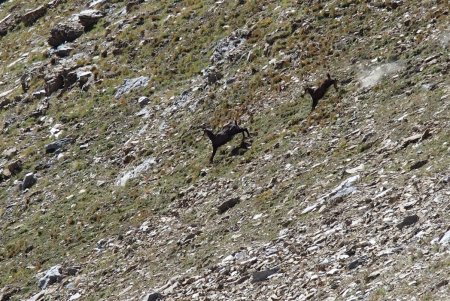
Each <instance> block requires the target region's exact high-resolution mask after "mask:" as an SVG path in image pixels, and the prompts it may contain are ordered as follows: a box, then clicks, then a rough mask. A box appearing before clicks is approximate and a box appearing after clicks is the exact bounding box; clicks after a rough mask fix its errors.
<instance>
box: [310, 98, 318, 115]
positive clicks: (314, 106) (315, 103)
mask: <svg viewBox="0 0 450 301" xmlns="http://www.w3.org/2000/svg"><path fill="white" fill-rule="evenodd" d="M318 103H319V100H318V99H314V98H313V102H312V108H311V112H312V111H314V110H315V109H316V107H317V104H318Z"/></svg>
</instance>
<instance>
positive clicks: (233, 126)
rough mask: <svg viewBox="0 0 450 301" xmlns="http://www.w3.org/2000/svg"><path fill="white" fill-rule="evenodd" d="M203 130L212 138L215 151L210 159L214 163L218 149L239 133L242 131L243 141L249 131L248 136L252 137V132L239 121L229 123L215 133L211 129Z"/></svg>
mask: <svg viewBox="0 0 450 301" xmlns="http://www.w3.org/2000/svg"><path fill="white" fill-rule="evenodd" d="M203 132H204V133H205V134H206V135H207V136H208V138H209V140H211V143H212V148H213V152H212V154H211V158H210V159H209V162H210V163H213V159H214V155H215V154H216V151H217V149H218V148H219V147H220V146H222V145H224V144H226V143H228V142H229V141H231V140H232V139H233V137H234V136H236V135H237V134H239V133H242V141H244V139H245V134H244V133H247V137H250V133H249V132H248V130H247V129H246V128H243V127H240V126H239V125H238V124H237V121H235V122H234V123H229V124H227V125H226V126H224V127H223V128H222V130H221V131H220V132H219V133H217V134H214V133H213V132H212V131H211V130H210V129H207V128H203Z"/></svg>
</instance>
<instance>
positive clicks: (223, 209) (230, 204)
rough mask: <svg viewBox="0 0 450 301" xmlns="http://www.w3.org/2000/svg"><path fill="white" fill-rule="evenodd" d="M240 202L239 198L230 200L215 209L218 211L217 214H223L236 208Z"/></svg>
mask: <svg viewBox="0 0 450 301" xmlns="http://www.w3.org/2000/svg"><path fill="white" fill-rule="evenodd" d="M240 202H241V199H240V198H232V199H230V200H228V201H225V202H223V203H222V204H220V205H219V207H217V210H218V212H219V214H222V213H225V212H227V211H228V210H229V209H231V208H233V207H234V206H236V205H237V204H239V203H240Z"/></svg>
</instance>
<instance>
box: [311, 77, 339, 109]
mask: <svg viewBox="0 0 450 301" xmlns="http://www.w3.org/2000/svg"><path fill="white" fill-rule="evenodd" d="M332 85H333V86H334V88H335V89H336V91H337V90H338V87H337V80H336V79H332V78H331V76H330V73H327V79H326V80H325V81H324V82H323V83H322V84H321V85H320V86H319V87H318V88H317V89H315V90H314V89H312V88H310V87H306V88H305V92H308V93H309V95H311V98H312V108H311V112H312V111H314V109H315V108H316V106H317V104H318V103H319V100H320V99H322V98H323V97H324V96H325V93H327V91H328V89H329V88H330V87H331V86H332Z"/></svg>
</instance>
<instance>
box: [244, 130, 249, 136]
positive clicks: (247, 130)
mask: <svg viewBox="0 0 450 301" xmlns="http://www.w3.org/2000/svg"><path fill="white" fill-rule="evenodd" d="M244 131H245V132H246V133H247V137H250V133H249V131H248V130H247V128H244Z"/></svg>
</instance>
